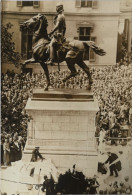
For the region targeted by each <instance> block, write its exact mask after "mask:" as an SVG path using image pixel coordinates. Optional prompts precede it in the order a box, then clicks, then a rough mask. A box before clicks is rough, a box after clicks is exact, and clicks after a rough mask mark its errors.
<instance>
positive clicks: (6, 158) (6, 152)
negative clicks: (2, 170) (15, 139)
mask: <svg viewBox="0 0 132 195" xmlns="http://www.w3.org/2000/svg"><path fill="white" fill-rule="evenodd" d="M3 150H4V165H5V166H7V165H9V158H10V146H9V139H7V138H5V142H4V144H3Z"/></svg>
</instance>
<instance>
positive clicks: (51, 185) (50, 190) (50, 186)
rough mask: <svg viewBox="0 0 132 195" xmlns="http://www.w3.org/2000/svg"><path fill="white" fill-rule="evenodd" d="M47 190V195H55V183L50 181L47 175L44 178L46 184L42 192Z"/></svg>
mask: <svg viewBox="0 0 132 195" xmlns="http://www.w3.org/2000/svg"><path fill="white" fill-rule="evenodd" d="M45 189H46V195H53V194H54V182H53V180H52V179H48V177H47V175H45V176H44V182H43V187H42V189H41V190H42V191H43V192H44V190H45Z"/></svg>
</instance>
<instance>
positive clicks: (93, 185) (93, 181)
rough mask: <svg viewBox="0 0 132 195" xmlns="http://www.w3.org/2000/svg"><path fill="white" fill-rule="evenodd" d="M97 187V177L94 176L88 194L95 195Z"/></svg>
mask: <svg viewBox="0 0 132 195" xmlns="http://www.w3.org/2000/svg"><path fill="white" fill-rule="evenodd" d="M98 187H99V182H98V181H97V176H96V175H94V177H93V179H92V182H91V185H90V190H89V193H90V194H97V188H98Z"/></svg>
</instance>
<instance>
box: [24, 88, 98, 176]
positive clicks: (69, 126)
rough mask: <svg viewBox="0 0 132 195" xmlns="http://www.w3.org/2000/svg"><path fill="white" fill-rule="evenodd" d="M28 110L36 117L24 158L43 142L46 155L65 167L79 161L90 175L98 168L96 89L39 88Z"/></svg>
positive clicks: (32, 122)
mask: <svg viewBox="0 0 132 195" xmlns="http://www.w3.org/2000/svg"><path fill="white" fill-rule="evenodd" d="M26 110H27V112H28V114H29V115H30V116H31V117H32V118H33V120H31V121H30V123H29V125H28V139H27V143H26V147H25V151H24V157H23V158H24V160H25V159H27V160H29V159H30V158H31V152H32V150H33V149H34V147H35V146H39V147H40V152H41V153H42V154H43V156H45V157H49V158H51V159H52V161H53V163H54V164H55V166H56V167H57V168H59V169H60V170H62V171H66V170H68V169H69V168H71V167H72V166H73V164H76V165H77V167H79V168H80V171H83V172H84V174H86V175H87V176H92V175H94V174H95V173H96V172H97V151H96V146H95V138H94V135H95V115H96V112H97V111H98V104H97V102H95V101H93V95H92V92H88V91H82V90H72V89H71V90H63V91H62V90H56V91H54V90H50V91H48V92H44V91H43V89H36V90H34V92H33V98H31V99H29V100H28V102H27V105H26Z"/></svg>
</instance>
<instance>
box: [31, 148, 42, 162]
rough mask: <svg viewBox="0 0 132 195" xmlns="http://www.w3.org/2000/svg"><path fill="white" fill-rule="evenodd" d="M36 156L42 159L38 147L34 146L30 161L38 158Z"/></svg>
mask: <svg viewBox="0 0 132 195" xmlns="http://www.w3.org/2000/svg"><path fill="white" fill-rule="evenodd" d="M38 157H39V158H40V159H42V160H43V159H44V158H43V157H42V155H41V154H40V152H39V147H38V146H37V147H35V149H34V150H33V151H32V158H31V162H36V161H37V160H38Z"/></svg>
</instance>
